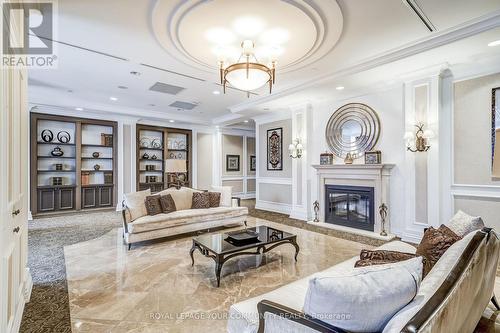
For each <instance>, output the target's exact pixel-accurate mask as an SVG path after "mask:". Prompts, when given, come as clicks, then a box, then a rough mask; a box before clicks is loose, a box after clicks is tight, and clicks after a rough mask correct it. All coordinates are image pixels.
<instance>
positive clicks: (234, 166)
mask: <svg viewBox="0 0 500 333" xmlns="http://www.w3.org/2000/svg"><path fill="white" fill-rule="evenodd" d="M226 171H240V155H226Z"/></svg>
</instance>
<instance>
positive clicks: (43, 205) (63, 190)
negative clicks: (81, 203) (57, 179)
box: [38, 186, 75, 213]
mask: <svg viewBox="0 0 500 333" xmlns="http://www.w3.org/2000/svg"><path fill="white" fill-rule="evenodd" d="M72 209H75V188H74V187H72V186H64V187H56V186H47V187H40V188H38V211H39V212H41V213H47V212H56V211H60V210H72Z"/></svg>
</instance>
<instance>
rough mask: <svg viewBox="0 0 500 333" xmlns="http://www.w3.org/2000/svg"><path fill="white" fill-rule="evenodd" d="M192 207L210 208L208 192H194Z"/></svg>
mask: <svg viewBox="0 0 500 333" xmlns="http://www.w3.org/2000/svg"><path fill="white" fill-rule="evenodd" d="M191 208H192V209H202V208H210V195H209V194H208V192H194V193H193V202H192V204H191Z"/></svg>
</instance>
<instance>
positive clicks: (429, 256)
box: [416, 224, 462, 276]
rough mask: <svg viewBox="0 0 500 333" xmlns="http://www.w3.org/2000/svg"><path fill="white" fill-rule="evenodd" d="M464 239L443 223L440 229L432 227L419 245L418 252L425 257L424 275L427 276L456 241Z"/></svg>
mask: <svg viewBox="0 0 500 333" xmlns="http://www.w3.org/2000/svg"><path fill="white" fill-rule="evenodd" d="M460 239H462V238H461V237H460V236H458V235H457V234H455V233H454V232H453V231H451V230H450V228H448V227H447V226H445V225H444V224H442V225H441V226H440V227H439V228H438V229H434V228H433V227H430V228H429V229H427V230H426V231H425V233H424V237H423V238H422V240H421V241H420V244H419V245H418V247H417V252H416V254H417V255H419V256H422V257H424V258H425V262H424V276H426V275H427V274H428V273H429V272H430V270H431V269H432V267H434V265H435V264H436V262H437V261H438V260H439V258H441V256H442V255H443V254H444V253H445V252H446V250H448V249H449V248H450V246H452V245H453V244H454V243H455V242H457V241H459V240H460Z"/></svg>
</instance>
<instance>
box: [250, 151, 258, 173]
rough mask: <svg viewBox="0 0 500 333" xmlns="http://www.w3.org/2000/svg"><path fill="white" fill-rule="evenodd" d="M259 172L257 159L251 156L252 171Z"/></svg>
mask: <svg viewBox="0 0 500 333" xmlns="http://www.w3.org/2000/svg"><path fill="white" fill-rule="evenodd" d="M256 170H257V157H255V156H254V155H251V156H250V171H256Z"/></svg>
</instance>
